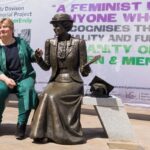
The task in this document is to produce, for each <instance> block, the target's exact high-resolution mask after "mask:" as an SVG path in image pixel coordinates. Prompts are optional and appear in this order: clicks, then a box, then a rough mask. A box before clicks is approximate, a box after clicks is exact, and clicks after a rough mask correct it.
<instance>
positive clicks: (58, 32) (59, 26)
mask: <svg viewBox="0 0 150 150" xmlns="http://www.w3.org/2000/svg"><path fill="white" fill-rule="evenodd" d="M53 27H54V32H55V34H56V36H61V35H63V34H65V33H66V30H65V28H64V27H63V26H62V24H61V22H56V23H54V24H53Z"/></svg>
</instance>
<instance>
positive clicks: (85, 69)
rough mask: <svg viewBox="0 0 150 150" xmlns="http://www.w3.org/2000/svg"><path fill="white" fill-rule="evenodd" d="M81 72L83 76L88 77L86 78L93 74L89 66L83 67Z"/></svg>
mask: <svg viewBox="0 0 150 150" xmlns="http://www.w3.org/2000/svg"><path fill="white" fill-rule="evenodd" d="M80 71H81V74H82V76H84V77H86V76H88V75H89V73H90V72H91V68H90V66H89V65H87V66H82V67H81V69H80Z"/></svg>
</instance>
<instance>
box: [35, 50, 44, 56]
mask: <svg viewBox="0 0 150 150" xmlns="http://www.w3.org/2000/svg"><path fill="white" fill-rule="evenodd" d="M42 55H43V51H42V50H41V49H39V48H38V49H36V50H35V57H36V58H41V57H42Z"/></svg>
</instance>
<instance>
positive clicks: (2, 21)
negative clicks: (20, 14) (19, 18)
mask: <svg viewBox="0 0 150 150" xmlns="http://www.w3.org/2000/svg"><path fill="white" fill-rule="evenodd" d="M3 23H6V24H7V26H8V27H9V28H11V29H12V30H14V23H13V21H12V20H11V19H10V18H3V19H1V20H0V25H1V24H3Z"/></svg>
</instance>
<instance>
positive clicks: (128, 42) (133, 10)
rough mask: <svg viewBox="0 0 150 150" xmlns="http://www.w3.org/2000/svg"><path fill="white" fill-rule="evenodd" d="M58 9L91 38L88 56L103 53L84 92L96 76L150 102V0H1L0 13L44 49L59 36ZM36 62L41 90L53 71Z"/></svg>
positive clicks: (117, 91)
mask: <svg viewBox="0 0 150 150" xmlns="http://www.w3.org/2000/svg"><path fill="white" fill-rule="evenodd" d="M56 13H69V14H70V15H71V16H72V18H73V19H74V21H75V22H74V27H73V29H72V31H71V32H70V33H71V34H72V35H74V36H76V37H79V38H83V39H85V40H86V43H87V51H88V59H89V60H90V59H91V58H92V57H93V56H95V55H98V54H100V55H101V59H100V60H99V61H97V62H96V63H95V64H92V65H91V67H92V73H91V74H90V76H89V77H87V78H84V81H85V89H86V90H85V93H86V92H88V88H89V87H88V83H89V82H90V81H91V80H92V78H93V77H94V76H95V75H97V76H99V77H100V78H102V79H104V80H105V81H107V82H108V83H110V84H112V85H113V86H114V87H115V88H114V90H113V91H112V94H114V95H117V96H119V97H121V98H122V100H123V101H124V102H129V103H137V104H146V105H150V78H149V73H150V44H149V43H150V34H149V32H150V24H149V22H150V0H143V1H141V0H130V1H127V0H111V1H110V0H101V1H99V0H93V1H91V0H86V1H82V0H38V1H37V0H0V18H3V17H10V18H12V19H13V20H14V23H15V29H16V31H15V34H16V35H19V36H22V37H24V38H25V39H26V40H27V41H28V42H29V43H30V45H31V47H32V48H33V49H36V48H42V49H44V43H45V40H46V39H47V38H52V37H54V32H53V28H52V25H51V24H49V22H50V20H51V18H52V17H53V15H54V14H56ZM34 67H35V69H36V72H37V87H36V88H37V90H38V91H41V90H42V89H43V87H44V86H45V85H46V83H47V81H48V80H49V77H50V71H47V72H45V71H43V70H41V69H40V68H39V67H38V66H37V65H36V64H35V65H34Z"/></svg>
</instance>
